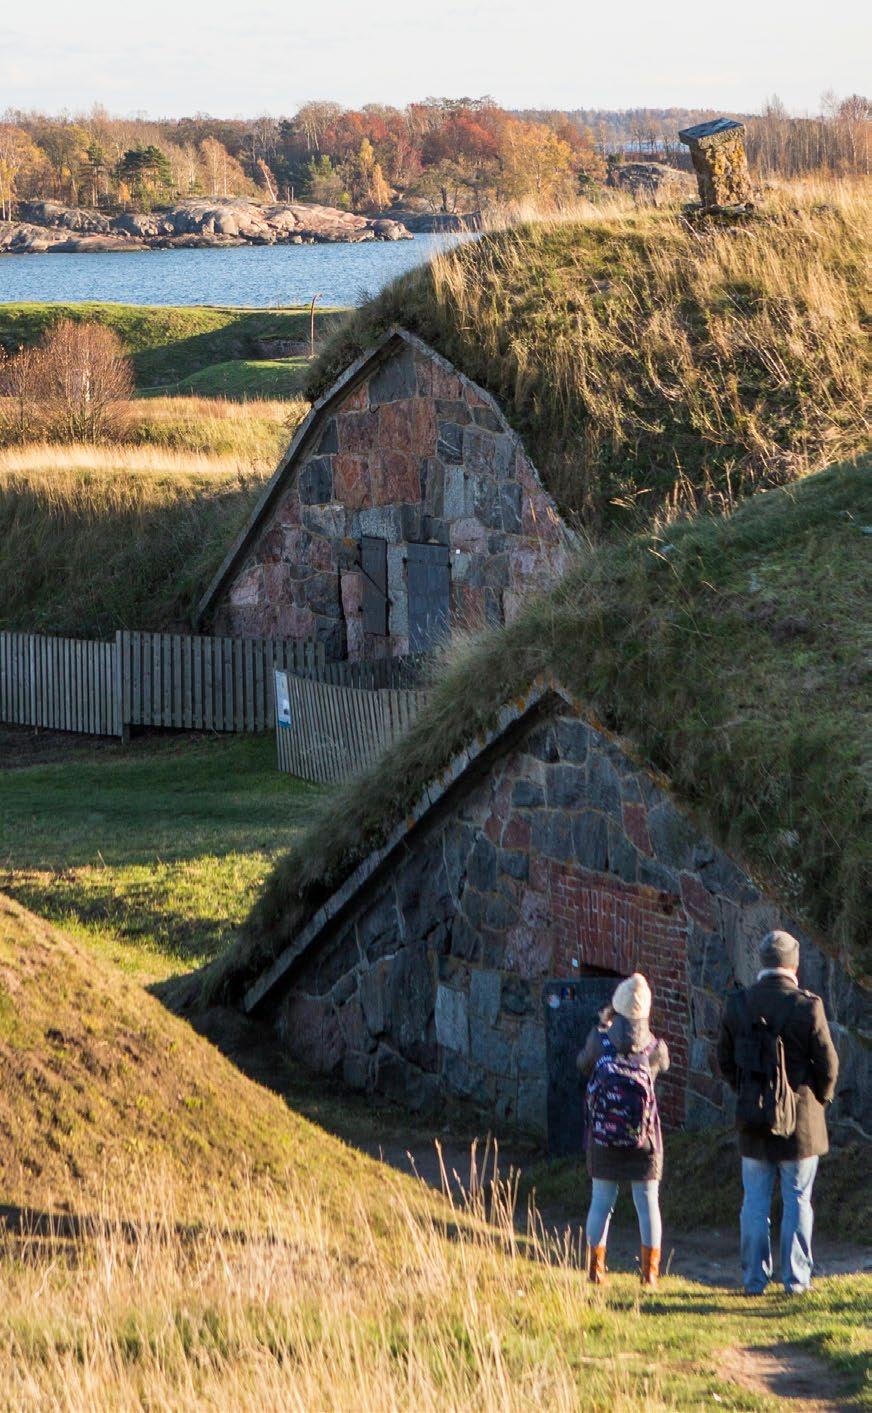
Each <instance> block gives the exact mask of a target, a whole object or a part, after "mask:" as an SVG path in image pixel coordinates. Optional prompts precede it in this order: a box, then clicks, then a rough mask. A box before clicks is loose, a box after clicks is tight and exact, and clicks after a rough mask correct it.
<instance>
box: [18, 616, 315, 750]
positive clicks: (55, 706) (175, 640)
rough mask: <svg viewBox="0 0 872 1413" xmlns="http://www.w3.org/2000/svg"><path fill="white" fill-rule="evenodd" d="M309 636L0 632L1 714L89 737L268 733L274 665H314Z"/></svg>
mask: <svg viewBox="0 0 872 1413" xmlns="http://www.w3.org/2000/svg"><path fill="white" fill-rule="evenodd" d="M323 666H324V649H323V647H322V646H321V645H319V644H315V643H314V642H303V643H300V642H296V641H293V640H283V639H270V638H211V637H205V636H202V637H200V636H197V637H195V636H189V635H187V634H182V633H131V632H119V633H117V634H116V635H115V641H114V642H96V641H91V640H85V639H77V638H61V637H53V636H51V637H50V636H47V635H43V634H37V633H8V632H0V721H2V722H6V723H9V724H13V725H19V726H42V727H45V728H46V729H53V730H57V731H78V732H84V733H87V734H89V735H96V736H124V735H125V734H126V733H127V731H128V730H129V729H130V727H131V726H162V727H175V728H177V729H181V730H185V729H187V730H203V731H267V730H269V729H270V728H271V727H272V726H273V724H274V721H275V715H274V696H273V671H274V669H275V668H276V667H280V668H286V669H288V670H289V671H291V672H295V673H296V672H316V671H318V670H320V669H322V668H323Z"/></svg>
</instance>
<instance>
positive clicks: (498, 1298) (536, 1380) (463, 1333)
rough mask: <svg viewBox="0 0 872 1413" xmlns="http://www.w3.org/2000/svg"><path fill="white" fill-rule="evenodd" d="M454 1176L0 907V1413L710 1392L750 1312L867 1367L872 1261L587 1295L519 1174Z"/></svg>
mask: <svg viewBox="0 0 872 1413" xmlns="http://www.w3.org/2000/svg"><path fill="white" fill-rule="evenodd" d="M375 1123H377V1116H374V1124H375ZM492 1157H493V1155H491V1158H492ZM467 1176H468V1175H467V1174H464V1177H467ZM469 1176H470V1177H471V1178H472V1179H473V1180H471V1181H470V1183H469V1189H468V1190H469V1195H468V1197H467V1198H466V1199H465V1200H463V1201H460V1202H458V1201H457V1200H452V1199H451V1198H450V1196H449V1195H448V1190H447V1189H448V1184H447V1183H446V1184H444V1187H445V1192H444V1194H443V1195H442V1196H440V1195H438V1194H436V1193H433V1192H431V1191H429V1190H428V1189H425V1188H423V1186H422V1185H420V1184H418V1183H417V1182H415V1181H413V1180H412V1179H411V1178H407V1177H403V1176H401V1175H400V1174H399V1173H396V1172H394V1171H392V1170H391V1169H388V1168H386V1167H385V1166H384V1165H382V1164H380V1163H378V1162H376V1161H375V1160H374V1159H371V1158H368V1157H366V1156H364V1155H362V1154H360V1153H358V1152H356V1151H355V1150H353V1149H351V1148H349V1147H347V1146H345V1145H344V1144H343V1143H341V1142H340V1141H339V1140H338V1139H336V1138H333V1137H331V1136H330V1135H329V1134H327V1133H325V1132H324V1131H323V1130H321V1129H319V1128H318V1127H316V1126H315V1125H314V1124H312V1123H309V1122H307V1121H306V1120H304V1119H302V1118H300V1117H299V1116H298V1115H297V1114H295V1113H294V1112H293V1110H292V1109H290V1108H288V1107H287V1106H286V1105H284V1104H283V1103H282V1101H281V1100H280V1099H279V1098H278V1097H276V1096H275V1095H273V1094H270V1093H267V1092H265V1091H264V1090H263V1089H261V1088H259V1087H258V1086H257V1085H256V1084H254V1083H252V1082H251V1081H250V1080H248V1079H246V1078H244V1077H243V1076H242V1075H241V1074H240V1073H239V1072H238V1071H237V1070H235V1069H234V1068H233V1066H232V1065H231V1064H230V1063H229V1062H228V1061H227V1060H225V1059H224V1058H223V1057H222V1056H221V1055H220V1054H219V1053H218V1052H217V1050H215V1049H214V1048H213V1047H212V1046H210V1045H209V1044H208V1043H207V1042H206V1041H205V1040H203V1039H201V1038H200V1037H198V1036H197V1035H195V1034H194V1033H193V1032H192V1031H190V1030H189V1029H188V1028H187V1027H186V1026H185V1025H184V1024H183V1023H182V1022H181V1021H179V1020H178V1019H176V1018H175V1017H173V1016H171V1015H169V1014H167V1013H166V1012H165V1011H164V1010H163V1009H162V1007H161V1006H160V1005H159V1004H158V1003H157V1001H156V1000H154V998H152V997H149V996H147V995H145V994H144V993H142V992H141V991H140V990H139V989H138V988H137V987H135V986H134V985H133V984H132V983H131V982H130V981H128V980H126V979H124V978H122V977H120V976H119V975H118V974H117V973H116V972H115V971H114V969H113V968H111V967H110V966H108V965H107V964H105V963H101V962H100V961H99V960H98V959H96V958H94V957H93V956H92V955H90V954H89V953H88V952H87V951H85V950H84V949H82V948H80V947H78V946H76V945H75V944H74V943H72V942H71V941H69V940H68V939H67V938H65V937H63V936H62V935H61V934H59V933H58V932H57V931H55V930H53V929H52V928H50V927H48V926H47V925H46V924H45V923H42V922H40V921H39V920H38V919H36V918H34V917H33V916H32V915H31V914H28V913H26V912H25V911H24V910H23V909H21V908H20V907H18V906H16V905H15V904H13V903H10V902H8V901H7V900H3V899H0V1408H2V1409H3V1410H8V1411H9V1413H12V1411H13V1410H14V1413H21V1410H31V1409H32V1410H37V1409H38V1410H40V1411H41V1413H45V1410H52V1413H54V1410H57V1413H60V1410H63V1411H64V1413H93V1410H101V1413H102V1410H104V1409H112V1410H113V1413H114V1410H124V1411H125V1413H126V1410H134V1409H135V1410H142V1409H149V1410H151V1411H152V1413H158V1410H161V1411H163V1410H166V1413H169V1411H170V1410H172V1413H175V1410H178V1409H186V1410H187V1409H199V1408H203V1409H211V1410H214V1413H248V1410H252V1413H273V1410H275V1413H279V1410H281V1413H285V1410H298V1413H321V1411H322V1410H324V1411H325V1413H326V1410H336V1411H337V1413H345V1410H347V1413H359V1410H366V1413H370V1410H372V1413H382V1410H385V1413H393V1410H397V1413H399V1410H403V1411H404V1413H405V1410H409V1413H412V1410H414V1413H420V1411H423V1413H443V1410H449V1413H453V1411H454V1410H457V1413H461V1410H467V1409H468V1410H473V1409H474V1410H476V1413H482V1411H483V1413H497V1410H499V1411H500V1413H515V1410H517V1413H521V1410H524V1413H526V1410H528V1409H531V1408H535V1409H539V1408H542V1409H548V1410H555V1413H570V1410H577V1409H606V1408H608V1409H610V1410H612V1409H613V1410H616V1413H624V1411H626V1413H629V1410H634V1413H636V1410H651V1413H656V1410H661V1409H667V1408H703V1407H709V1406H711V1404H712V1402H713V1401H714V1398H713V1395H714V1394H716V1393H717V1394H718V1397H719V1398H721V1399H722V1398H723V1397H724V1396H725V1394H728V1393H729V1389H728V1388H727V1387H726V1386H725V1385H724V1384H722V1383H721V1382H720V1381H719V1379H718V1376H717V1373H716V1365H717V1351H718V1350H719V1349H720V1348H722V1347H724V1346H727V1345H735V1344H742V1343H744V1342H745V1341H746V1339H748V1338H749V1330H751V1331H752V1332H753V1337H754V1338H755V1339H756V1340H757V1341H758V1342H761V1343H764V1344H772V1343H777V1342H778V1341H779V1340H782V1339H789V1338H793V1339H805V1340H810V1341H813V1342H814V1345H815V1347H816V1348H818V1349H820V1350H821V1352H822V1353H827V1354H828V1355H829V1356H830V1357H832V1358H833V1359H834V1360H836V1361H841V1362H842V1363H843V1365H844V1367H845V1368H846V1369H848V1370H849V1372H851V1373H852V1375H853V1378H854V1381H855V1383H856V1382H859V1380H860V1378H861V1377H862V1360H863V1358H864V1351H868V1347H869V1341H868V1330H867V1331H864V1329H863V1313H862V1311H863V1301H864V1299H866V1300H868V1290H869V1281H868V1279H866V1280H864V1279H863V1278H858V1279H856V1280H841V1281H829V1282H826V1283H824V1284H822V1286H821V1289H820V1291H819V1292H818V1293H817V1294H815V1295H814V1296H812V1297H810V1298H809V1299H808V1300H805V1301H802V1302H796V1301H794V1302H792V1303H789V1302H787V1301H786V1300H785V1299H783V1298H780V1297H778V1296H774V1297H773V1298H772V1299H771V1300H767V1301H766V1302H760V1301H757V1302H756V1303H755V1302H753V1301H747V1300H743V1299H742V1298H741V1297H738V1296H736V1295H735V1294H731V1293H725V1292H718V1291H713V1290H710V1289H706V1290H705V1291H703V1290H702V1289H701V1288H699V1287H694V1286H693V1285H690V1284H688V1283H686V1282H683V1281H679V1280H668V1281H667V1282H666V1283H665V1285H664V1288H663V1290H662V1292H661V1293H660V1294H659V1295H658V1296H657V1297H655V1298H654V1299H653V1300H652V1299H651V1298H650V1297H649V1298H648V1299H647V1300H645V1299H644V1298H643V1297H642V1296H641V1292H640V1288H639V1286H638V1283H637V1282H636V1280H635V1278H634V1277H632V1276H630V1275H626V1276H618V1277H615V1278H614V1279H613V1283H612V1285H611V1287H610V1288H609V1289H608V1290H606V1291H601V1290H597V1289H592V1288H591V1287H589V1286H588V1285H587V1284H586V1283H585V1281H584V1279H583V1277H582V1275H581V1272H580V1270H579V1264H578V1250H577V1246H576V1244H575V1241H574V1239H573V1238H572V1237H567V1238H564V1237H562V1236H560V1235H556V1234H551V1233H548V1232H547V1231H546V1230H545V1229H544V1228H543V1225H542V1223H541V1221H540V1219H539V1218H538V1217H537V1215H536V1213H535V1210H534V1209H532V1208H531V1209H530V1210H529V1211H528V1213H527V1214H526V1217H525V1216H524V1214H520V1218H519V1214H518V1213H517V1212H516V1192H517V1184H516V1181H515V1178H514V1175H513V1174H506V1175H505V1177H504V1178H503V1179H502V1180H501V1179H500V1177H499V1173H498V1171H497V1169H496V1168H495V1166H494V1164H493V1162H492V1161H489V1160H488V1159H487V1158H486V1157H485V1158H482V1159H480V1160H479V1161H478V1164H477V1166H476V1168H475V1169H474V1170H473V1173H472V1174H470V1175H469ZM733 1406H737V1405H736V1404H735V1401H734V1404H733ZM738 1406H742V1405H741V1404H739V1405H738Z"/></svg>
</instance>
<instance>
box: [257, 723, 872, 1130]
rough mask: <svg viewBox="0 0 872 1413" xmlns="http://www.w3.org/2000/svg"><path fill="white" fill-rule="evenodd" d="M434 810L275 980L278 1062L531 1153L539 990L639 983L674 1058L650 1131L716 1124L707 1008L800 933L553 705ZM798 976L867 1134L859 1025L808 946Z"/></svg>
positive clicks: (537, 1114) (711, 1020)
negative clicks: (644, 984) (827, 1031)
mask: <svg viewBox="0 0 872 1413" xmlns="http://www.w3.org/2000/svg"><path fill="white" fill-rule="evenodd" d="M437 812H438V813H439V817H438V818H435V817H431V818H430V820H429V822H428V821H427V820H426V819H425V820H424V821H423V822H422V824H420V825H419V826H418V827H417V829H416V830H415V831H413V832H412V833H411V834H410V835H409V836H408V838H407V841H406V843H405V844H404V845H403V846H402V848H401V849H400V850H399V851H398V852H397V853H396V854H395V855H394V856H393V857H392V859H391V860H390V865H389V867H387V868H386V869H385V870H384V871H383V872H382V873H381V874H375V875H374V876H373V879H372V880H371V882H370V883H369V884H368V885H367V888H366V890H365V891H364V893H363V894H362V896H360V897H359V898H358V901H357V904H356V907H355V911H354V912H353V914H352V915H351V916H350V917H348V918H347V919H346V920H345V921H343V922H340V923H336V924H334V925H333V926H332V930H328V931H327V932H325V933H324V934H322V936H321V938H320V939H319V941H318V942H317V943H316V944H315V946H314V948H313V951H312V953H311V954H310V955H309V956H308V957H307V958H306V959H304V960H303V961H302V963H301V964H300V965H299V966H298V969H297V970H296V971H295V972H292V973H291V974H290V980H289V983H288V986H287V989H286V991H285V993H284V997H283V999H282V1001H281V1003H280V1007H279V1012H278V1018H277V1019H278V1027H279V1031H280V1034H281V1036H282V1037H283V1042H284V1044H285V1045H286V1046H287V1048H288V1049H289V1050H290V1051H291V1052H292V1053H293V1054H294V1055H296V1056H297V1057H298V1058H300V1059H302V1060H303V1061H304V1062H305V1063H307V1064H309V1065H311V1066H312V1067H313V1068H314V1069H316V1070H319V1071H322V1072H325V1073H337V1074H342V1075H343V1076H344V1078H345V1081H346V1083H348V1084H350V1085H352V1086H353V1087H355V1088H357V1089H361V1090H370V1091H377V1092H380V1093H383V1094H386V1095H388V1096H390V1097H392V1098H394V1099H398V1100H400V1101H401V1102H403V1103H405V1104H407V1105H408V1106H410V1107H411V1108H413V1109H416V1110H419V1111H426V1112H432V1111H434V1110H435V1109H437V1108H438V1107H439V1106H441V1105H444V1104H446V1103H447V1104H448V1105H449V1106H450V1105H451V1104H452V1103H457V1104H463V1105H470V1106H472V1107H473V1108H474V1109H475V1110H477V1111H478V1112H479V1113H480V1114H482V1115H483V1116H484V1117H485V1120H486V1121H487V1122H488V1123H489V1124H491V1125H492V1126H494V1127H495V1128H496V1129H497V1130H498V1131H499V1130H508V1131H513V1130H514V1131H520V1132H525V1133H529V1134H533V1135H538V1136H540V1137H541V1136H542V1135H543V1133H544V1129H545V1123H546V1094H547V1056H546V1037H545V1025H544V1001H543V986H544V984H545V983H546V982H548V981H553V980H566V981H567V982H573V981H577V980H578V979H579V978H580V977H583V975H584V972H585V969H587V968H589V969H592V970H594V969H600V970H602V969H605V970H608V971H609V972H615V973H620V974H622V975H624V974H627V973H629V972H631V971H633V970H641V971H643V972H645V974H646V975H647V976H648V978H649V980H650V981H651V985H652V990H653V993H654V1012H653V1018H652V1024H653V1028H654V1030H655V1032H656V1033H659V1034H661V1035H663V1036H664V1037H665V1038H666V1040H667V1041H668V1043H669V1046H670V1050H671V1052H672V1070H671V1073H670V1074H669V1076H667V1077H666V1079H665V1080H664V1082H663V1085H662V1107H663V1114H664V1120H665V1122H666V1123H667V1125H669V1126H673V1127H674V1126H677V1125H679V1124H682V1123H683V1124H687V1125H689V1126H697V1127H698V1126H705V1125H708V1124H712V1123H719V1122H723V1121H724V1120H725V1119H726V1118H727V1117H728V1116H729V1112H730V1102H729V1095H728V1094H727V1093H726V1092H725V1089H724V1086H723V1085H722V1083H721V1081H720V1079H719V1077H718V1074H717V1069H716V1064H715V1056H714V1049H715V1041H716V1037H717V1028H718V1024H719V1018H720V1011H721V1005H722V1002H723V998H724V995H725V993H726V991H727V989H728V987H729V986H731V985H732V984H733V983H734V982H735V981H739V982H740V983H742V984H747V983H749V982H750V981H752V980H753V978H754V975H755V973H756V947H757V944H758V942H759V940H760V938H761V936H762V935H763V934H764V933H765V932H767V931H768V930H769V929H770V928H772V927H776V926H786V927H788V928H789V929H790V930H791V931H793V932H794V933H797V935H800V936H801V934H800V933H799V931H798V929H797V927H796V925H795V923H793V922H792V921H791V920H790V919H789V918H788V917H786V916H785V915H784V913H783V912H782V911H781V910H780V909H779V908H778V907H777V906H776V905H775V904H774V903H773V902H771V901H770V900H769V899H768V898H766V897H765V896H763V895H762V894H761V893H760V892H759V890H758V889H757V888H756V886H755V885H754V883H753V882H752V881H751V879H750V878H749V877H748V876H747V875H746V874H745V873H744V872H743V871H742V870H741V869H740V868H738V867H737V866H736V864H735V863H734V862H733V861H732V860H731V859H730V858H729V857H728V856H727V855H726V854H724V853H723V852H721V851H720V850H718V849H716V848H714V847H713V846H712V845H711V843H710V842H709V841H708V840H707V839H706V838H705V837H704V836H703V835H702V834H700V832H699V831H698V830H697V829H696V828H695V827H694V826H693V825H692V824H691V823H690V822H689V821H688V819H687V818H686V817H685V816H684V815H683V814H682V813H681V812H680V811H679V810H678V809H677V808H676V807H675V805H674V804H673V803H672V801H671V799H670V798H669V796H668V795H667V794H666V793H665V792H664V791H663V790H661V789H660V788H659V787H658V785H657V784H656V783H655V782H654V781H653V780H652V778H651V776H650V775H649V774H648V773H647V772H646V771H645V770H643V769H641V768H640V767H638V766H637V765H636V764H634V762H633V761H631V760H630V758H629V757H628V756H627V755H626V754H625V752H624V751H623V750H621V749H620V748H619V746H618V745H617V744H616V743H615V742H614V741H612V740H611V739H610V738H608V737H607V736H606V735H604V734H603V733H602V732H599V731H597V730H596V729H594V728H593V727H592V726H590V725H588V724H587V723H586V722H585V721H583V720H581V719H580V718H579V717H577V716H574V715H572V714H570V713H569V711H568V710H567V711H566V712H565V713H564V712H563V711H562V709H561V714H559V715H557V716H555V717H554V718H553V719H545V720H542V721H540V722H539V723H538V724H532V723H530V724H529V725H528V727H527V729H526V734H524V735H522V737H521V739H520V741H519V742H518V743H517V744H515V745H514V746H512V747H511V748H510V749H507V750H506V751H504V753H503V754H502V755H501V756H498V757H496V758H494V759H493V760H492V761H491V763H490V766H489V769H488V771H487V773H486V774H485V775H484V776H481V775H479V777H478V779H477V781H475V782H470V781H466V782H464V781H461V782H460V783H459V785H458V786H457V787H456V793H455V794H454V795H451V796H448V797H446V799H444V800H443V801H442V802H441V805H440V806H439V807H438V811H434V815H435V814H436V813H437ZM801 979H802V981H803V984H805V985H808V986H811V987H812V988H813V989H815V990H816V991H819V992H820V993H821V994H822V995H823V996H824V999H825V1003H826V1005H827V1009H828V1013H829V1014H830V1016H831V1019H832V1020H833V1021H834V1022H837V1023H836V1024H835V1025H834V1036H835V1038H836V1041H837V1044H838V1046H839V1049H840V1052H841V1054H842V1060H843V1065H844V1066H845V1068H844V1082H843V1085H842V1089H843V1091H844V1092H843V1093H842V1095H841V1109H842V1113H843V1114H845V1115H847V1116H849V1117H852V1118H853V1119H854V1120H855V1121H857V1122H862V1123H864V1124H865V1125H866V1127H867V1128H868V1127H870V1126H872V1115H870V1112H869V1110H870V1105H872V1098H870V1084H869V1080H870V1078H872V1075H870V1067H869V1059H868V1049H867V1050H866V1051H865V1052H863V1051H862V1049H860V1048H858V1047H857V1046H856V1045H854V1044H853V1043H852V1042H851V1039H850V1035H849V1031H850V1029H851V1028H853V1027H858V1026H862V1025H864V1024H865V1027H866V1029H867V1030H868V1029H869V1028H870V1016H869V997H868V996H866V995H864V994H863V993H861V992H860V991H859V990H858V989H857V988H856V987H853V986H852V985H851V984H850V983H849V982H848V981H847V980H846V979H845V978H844V976H843V974H842V973H840V972H839V971H838V969H837V968H836V967H835V966H834V965H833V964H832V963H831V962H829V961H827V960H826V959H825V958H824V957H823V955H822V954H821V953H820V952H819V951H818V950H817V949H816V948H815V947H814V946H813V945H812V944H811V943H810V942H808V940H807V939H803V976H802V978H801ZM864 1015H865V1022H864V1020H863V1016H864ZM864 1054H865V1059H864Z"/></svg>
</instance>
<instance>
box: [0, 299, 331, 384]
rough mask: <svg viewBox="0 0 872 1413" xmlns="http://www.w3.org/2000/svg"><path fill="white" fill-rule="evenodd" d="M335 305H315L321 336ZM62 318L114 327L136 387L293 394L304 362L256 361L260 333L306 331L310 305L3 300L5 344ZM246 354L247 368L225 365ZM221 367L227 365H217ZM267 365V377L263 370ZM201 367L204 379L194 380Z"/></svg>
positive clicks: (303, 338) (36, 334)
mask: <svg viewBox="0 0 872 1413" xmlns="http://www.w3.org/2000/svg"><path fill="white" fill-rule="evenodd" d="M337 313H338V311H335V310H319V311H318V313H317V316H316V317H317V321H318V322H317V333H318V337H319V338H320V337H323V336H324V335H326V334H327V332H328V331H329V330H330V329H331V328H332V327H333V326H335V324H336V322H337ZM61 319H75V320H81V321H94V322H97V323H100V324H105V325H107V326H108V327H109V328H111V329H113V330H114V332H115V333H117V334H118V336H119V337H120V338H121V340H122V342H123V344H124V347H125V349H126V351H127V352H128V353H129V354H130V355H131V356H132V359H133V366H134V370H135V374H136V384H137V388H138V389H140V390H146V389H150V388H159V389H162V388H165V387H168V386H171V385H179V384H182V385H183V390H184V391H188V390H189V389H190V390H193V391H195V392H200V393H205V394H207V395H209V396H212V395H213V394H215V393H217V394H218V395H219V396H228V395H229V396H234V397H235V396H244V397H286V396H290V397H294V396H296V395H297V392H298V387H299V384H298V381H297V379H298V378H299V362H298V360H295V361H294V363H293V364H292V365H291V369H290V376H289V377H288V378H285V377H284V375H283V374H280V373H279V371H278V370H277V369H276V366H275V363H274V362H270V361H269V360H267V361H266V362H265V363H261V362H259V361H258V362H255V363H251V362H250V360H252V358H253V356H254V353H255V344H256V342H257V341H258V340H260V339H274V338H281V339H290V340H293V341H295V342H297V343H301V344H302V343H305V342H307V341H308V338H309V311H308V309H227V308H220V307H210V306H204V305H189V306H184V307H179V308H174V307H172V306H161V305H152V306H149V305H138V304H97V303H94V304H87V303H83V304H13V303H10V304H0V346H2V347H4V348H7V349H9V350H10V351H11V350H14V349H16V348H19V347H20V346H21V345H27V344H32V343H36V342H38V340H39V339H40V338H41V337H42V335H43V334H44V333H45V331H46V329H47V328H49V327H50V326H51V325H52V324H54V323H56V322H58V321H59V320H61ZM237 360H241V361H242V362H243V363H245V364H246V365H247V371H245V372H240V373H238V374H236V373H230V372H228V371H227V370H226V368H225V367H224V365H226V364H228V363H234V362H236V361H237ZM216 367H217V368H219V369H223V370H224V371H215V370H216ZM259 370H262V380H261V378H260V371H259ZM198 375H200V381H199V383H192V381H191V380H192V379H196V378H197V377H198Z"/></svg>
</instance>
